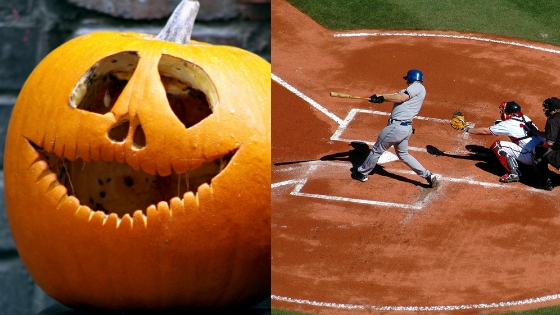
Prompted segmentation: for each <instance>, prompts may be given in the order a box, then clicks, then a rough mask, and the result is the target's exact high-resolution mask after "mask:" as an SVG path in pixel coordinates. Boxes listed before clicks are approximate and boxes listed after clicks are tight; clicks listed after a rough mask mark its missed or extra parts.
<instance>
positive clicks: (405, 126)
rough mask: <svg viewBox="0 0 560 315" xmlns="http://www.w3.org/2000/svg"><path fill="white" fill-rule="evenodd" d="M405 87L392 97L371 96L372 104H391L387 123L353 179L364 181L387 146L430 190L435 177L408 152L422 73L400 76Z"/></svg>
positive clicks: (420, 98) (421, 94)
mask: <svg viewBox="0 0 560 315" xmlns="http://www.w3.org/2000/svg"><path fill="white" fill-rule="evenodd" d="M403 79H405V80H406V83H407V84H408V87H407V88H405V89H403V90H401V91H399V92H397V93H393V94H383V95H377V94H374V95H372V96H371V97H370V100H369V101H370V102H372V103H383V102H385V101H387V102H393V109H392V111H391V118H390V119H389V123H388V124H387V126H386V127H385V128H383V130H381V133H380V134H379V136H378V137H377V142H375V144H374V145H373V149H371V152H370V153H369V155H368V157H367V158H366V160H365V161H364V162H363V163H362V165H361V166H360V167H359V168H358V169H355V170H353V171H352V178H353V179H356V180H359V181H362V182H365V181H366V180H367V179H368V174H369V173H370V172H371V171H373V169H374V168H375V165H377V161H378V160H379V157H381V154H383V152H385V151H387V149H389V148H390V147H394V148H395V152H396V153H397V157H398V158H399V159H400V160H401V161H403V162H404V163H405V164H406V165H407V166H408V167H410V168H411V169H412V170H413V171H414V172H415V173H416V174H418V176H421V177H423V178H424V179H425V180H426V181H427V182H428V186H429V187H430V188H434V187H436V185H437V177H436V175H434V174H432V173H431V172H430V171H428V170H427V169H426V168H424V166H422V165H421V164H420V163H419V162H418V161H417V160H416V159H415V158H414V157H413V156H412V155H410V154H409V153H408V139H409V138H410V136H411V135H412V119H413V118H414V117H415V116H416V115H417V114H418V112H420V109H421V108H422V104H423V103H424V98H425V97H426V89H425V88H424V85H423V84H422V82H423V81H424V74H423V73H422V72H421V71H420V70H416V69H412V70H409V71H408V73H407V74H406V76H404V77H403Z"/></svg>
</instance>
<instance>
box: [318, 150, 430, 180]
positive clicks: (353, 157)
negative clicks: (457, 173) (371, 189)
mask: <svg viewBox="0 0 560 315" xmlns="http://www.w3.org/2000/svg"><path fill="white" fill-rule="evenodd" d="M350 146H352V149H351V150H348V151H345V152H340V153H334V154H329V155H325V156H323V157H321V161H345V162H350V163H352V168H351V169H350V172H352V171H353V170H354V169H357V168H358V167H360V165H362V163H363V162H364V161H365V160H366V158H367V157H368V154H369V152H370V151H371V148H370V147H369V146H368V144H367V143H365V142H361V141H352V142H350ZM372 174H376V175H380V176H386V177H389V178H392V179H395V180H398V181H402V182H407V183H411V184H413V185H415V186H422V187H428V184H422V183H420V182H418V181H415V180H412V179H410V178H406V177H404V176H400V175H397V174H393V173H389V172H387V171H386V170H385V169H384V168H383V166H381V165H379V164H377V165H376V166H375V168H374V169H373V171H371V172H370V175H372Z"/></svg>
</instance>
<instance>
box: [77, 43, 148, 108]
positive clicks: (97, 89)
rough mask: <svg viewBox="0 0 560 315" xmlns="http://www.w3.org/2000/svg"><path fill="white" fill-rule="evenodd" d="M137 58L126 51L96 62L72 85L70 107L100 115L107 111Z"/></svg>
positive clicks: (131, 72) (129, 74) (118, 93)
mask: <svg viewBox="0 0 560 315" xmlns="http://www.w3.org/2000/svg"><path fill="white" fill-rule="evenodd" d="M139 59H140V57H139V56H138V53H137V52H129V51H127V52H121V53H118V54H115V55H112V56H109V57H106V58H104V59H102V60H100V61H99V62H97V63H96V64H95V65H93V66H92V67H91V68H90V69H89V71H88V72H87V73H85V74H84V75H83V76H82V77H81V78H80V80H79V81H78V83H77V84H76V86H75V87H74V90H73V93H72V95H71V96H70V102H69V103H70V106H73V107H75V108H77V109H81V110H85V111H89V112H93V113H96V114H101V115H104V114H106V113H108V112H110V111H111V108H112V107H113V105H115V102H116V101H117V99H118V98H119V96H120V95H121V93H122V91H123V90H124V87H125V86H126V84H127V83H128V81H129V80H130V77H132V74H133V73H134V70H136V66H137V65H138V60H139Z"/></svg>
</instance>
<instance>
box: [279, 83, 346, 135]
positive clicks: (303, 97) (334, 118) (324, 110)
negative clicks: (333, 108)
mask: <svg viewBox="0 0 560 315" xmlns="http://www.w3.org/2000/svg"><path fill="white" fill-rule="evenodd" d="M271 75H272V80H274V81H276V82H278V84H280V85H282V86H283V87H285V88H286V89H288V90H289V91H290V92H292V93H294V94H295V95H297V96H298V97H299V98H301V99H303V100H304V101H306V102H307V103H309V104H310V105H311V106H313V107H315V108H316V109H318V110H319V111H320V112H322V113H323V114H325V115H327V117H329V118H331V119H332V120H334V121H336V122H337V123H338V124H341V123H342V119H340V118H339V117H337V116H336V115H335V114H333V113H331V112H330V111H328V110H327V109H326V108H324V107H323V106H321V105H320V104H319V103H317V102H315V101H314V100H313V99H311V98H310V97H308V96H307V95H305V94H303V93H302V92H300V91H298V90H297V89H296V88H295V87H293V86H291V85H290V84H288V83H287V82H286V81H284V80H282V79H280V78H279V77H278V76H277V75H275V74H274V73H273V74H271Z"/></svg>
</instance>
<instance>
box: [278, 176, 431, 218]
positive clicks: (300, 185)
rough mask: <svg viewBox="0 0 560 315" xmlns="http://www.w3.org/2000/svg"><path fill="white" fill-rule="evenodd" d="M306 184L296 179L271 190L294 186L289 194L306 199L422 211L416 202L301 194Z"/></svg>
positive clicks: (305, 179)
mask: <svg viewBox="0 0 560 315" xmlns="http://www.w3.org/2000/svg"><path fill="white" fill-rule="evenodd" d="M306 183H307V178H304V179H298V180H288V181H284V182H280V183H276V184H273V185H272V188H277V187H280V186H284V185H295V187H294V189H293V190H292V191H291V192H290V195H292V196H297V197H307V198H315V199H322V200H330V201H340V202H350V203H358V204H365V205H372V206H381V207H393V208H401V209H412V210H422V208H423V207H424V204H423V203H422V202H418V203H416V204H413V205H411V204H405V203H396V202H385V201H377V200H367V199H356V198H347V197H339V196H332V195H321V194H309V193H302V192H301V190H302V189H303V186H304V185H305V184H306Z"/></svg>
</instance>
